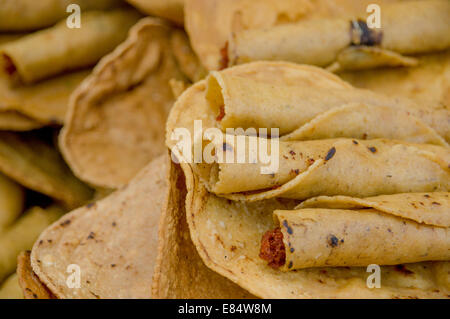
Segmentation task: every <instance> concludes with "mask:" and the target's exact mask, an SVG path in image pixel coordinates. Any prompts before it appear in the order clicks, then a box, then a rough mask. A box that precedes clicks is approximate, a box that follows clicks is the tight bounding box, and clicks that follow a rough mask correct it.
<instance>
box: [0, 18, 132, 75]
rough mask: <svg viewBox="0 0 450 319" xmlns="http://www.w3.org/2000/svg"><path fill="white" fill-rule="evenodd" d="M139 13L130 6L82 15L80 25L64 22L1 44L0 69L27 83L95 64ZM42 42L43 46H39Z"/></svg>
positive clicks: (125, 32) (118, 41) (117, 42)
mask: <svg viewBox="0 0 450 319" xmlns="http://www.w3.org/2000/svg"><path fill="white" fill-rule="evenodd" d="M140 17H141V16H140V14H139V13H138V12H137V11H135V10H131V9H120V10H112V11H107V12H101V11H91V12H86V13H84V14H83V26H82V27H81V28H74V29H70V28H68V27H67V25H66V21H65V20H64V21H61V22H60V23H59V24H57V25H55V26H53V27H52V28H49V29H46V30H42V31H38V32H36V33H33V34H30V35H28V36H25V37H22V38H20V39H18V40H16V41H12V42H8V43H6V44H4V45H2V47H1V49H0V54H1V55H2V57H3V72H4V74H5V75H7V76H8V77H9V78H11V79H13V80H16V81H20V82H21V83H25V84H30V83H34V82H37V81H39V80H43V79H46V78H48V77H51V76H54V75H57V74H60V73H63V72H64V71H70V70H75V69H79V68H83V67H88V66H91V65H93V64H95V63H96V62H97V61H98V60H100V58H101V57H103V56H104V55H105V54H107V53H109V52H110V51H112V50H113V49H114V48H115V47H116V46H117V45H118V44H119V43H120V42H122V41H123V40H124V39H125V38H126V35H127V32H128V29H129V28H130V27H131V26H132V25H133V24H135V23H136V22H137V21H138V20H139V18H140ZM43 43H45V45H42V44H43Z"/></svg>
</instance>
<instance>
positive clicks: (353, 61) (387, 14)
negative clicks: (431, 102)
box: [228, 0, 450, 70]
mask: <svg viewBox="0 0 450 319" xmlns="http://www.w3.org/2000/svg"><path fill="white" fill-rule="evenodd" d="M366 16H367V14H365V15H363V16H355V17H354V18H353V19H350V18H347V17H340V18H335V19H320V18H319V19H311V20H310V21H306V22H301V23H297V24H295V23H293V24H286V25H280V26H275V27H272V28H268V29H259V30H258V29H257V30H246V31H242V32H237V33H236V34H235V35H234V36H232V37H231V38H230V40H229V46H228V56H229V61H230V64H231V65H234V64H240V63H246V62H250V61H256V60H284V61H292V62H296V63H305V64H313V65H317V66H322V67H326V66H330V65H331V64H333V63H336V64H337V65H336V64H335V65H333V66H332V68H333V69H334V70H336V69H342V68H350V69H351V68H356V69H361V68H370V67H377V66H381V65H394V66H396V65H405V66H411V65H415V64H416V62H415V61H413V60H411V59H408V58H404V57H402V56H400V55H403V54H405V55H412V54H418V53H425V52H434V51H440V50H444V49H447V48H449V47H450V35H449V34H450V26H449V24H448V20H449V19H450V3H449V2H448V1H446V0H431V1H407V2H401V3H393V4H390V5H385V6H383V7H382V9H381V28H380V29H371V28H369V27H368V25H367V23H366V19H365V17H366ZM411 26H413V27H411ZM324 44H325V45H326V47H324ZM352 46H358V47H359V46H362V47H369V48H370V47H375V48H378V50H380V52H378V53H377V52H373V51H371V49H362V50H361V48H359V49H357V50H356V51H355V50H354V48H352ZM349 50H350V51H349Z"/></svg>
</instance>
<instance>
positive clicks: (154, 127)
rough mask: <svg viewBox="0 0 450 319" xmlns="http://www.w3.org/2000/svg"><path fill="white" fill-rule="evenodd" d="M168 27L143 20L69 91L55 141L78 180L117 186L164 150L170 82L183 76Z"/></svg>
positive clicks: (170, 103)
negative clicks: (67, 108)
mask: <svg viewBox="0 0 450 319" xmlns="http://www.w3.org/2000/svg"><path fill="white" fill-rule="evenodd" d="M173 32H178V31H174V29H173V28H172V27H171V26H169V25H168V24H167V23H165V22H163V21H162V20H159V19H156V18H145V19H143V20H142V21H141V22H140V23H138V24H137V25H136V26H135V27H134V28H133V29H132V31H131V33H130V36H129V38H128V40H127V41H125V42H124V43H123V44H122V45H120V46H119V47H118V48H117V49H116V50H115V51H114V52H113V53H111V54H110V55H108V56H106V57H105V58H104V59H103V60H102V61H101V62H100V63H99V65H98V66H97V67H96V68H95V70H94V72H93V74H92V75H91V76H90V77H89V78H88V79H86V81H85V82H83V84H82V85H81V86H80V87H79V88H78V89H77V91H76V92H75V93H74V95H73V96H72V99H71V103H70V111H69V114H68V117H67V125H66V126H65V127H64V129H63V132H62V135H61V138H60V145H61V149H62V152H63V155H64V157H65V158H66V160H67V161H68V163H69V164H70V166H71V168H72V169H73V170H74V173H75V174H76V175H77V176H78V177H79V178H81V179H82V180H84V181H87V182H89V183H91V184H93V185H96V186H101V187H108V188H116V187H118V186H120V185H123V184H125V183H126V182H128V181H129V180H130V179H131V178H132V177H133V176H134V175H135V174H136V173H137V172H138V171H139V170H140V169H141V168H142V167H144V166H145V165H146V164H147V163H148V161H150V160H151V159H153V158H155V157H156V156H158V155H160V154H162V152H164V150H165V147H164V141H163V134H164V125H165V120H166V117H167V114H168V111H169V110H170V108H171V107H172V104H173V102H174V97H173V94H172V90H171V87H170V85H169V81H170V80H171V79H179V80H183V81H188V80H187V79H186V76H185V75H184V74H183V73H182V72H181V71H180V70H179V68H178V62H177V60H176V59H175V58H174V56H173V54H172V52H171V50H170V37H171V36H172V34H173Z"/></svg>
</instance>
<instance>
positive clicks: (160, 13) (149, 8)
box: [127, 0, 185, 25]
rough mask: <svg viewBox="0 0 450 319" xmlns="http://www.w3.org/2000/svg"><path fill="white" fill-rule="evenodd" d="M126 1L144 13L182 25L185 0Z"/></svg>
mask: <svg viewBox="0 0 450 319" xmlns="http://www.w3.org/2000/svg"><path fill="white" fill-rule="evenodd" d="M127 2H129V3H130V4H131V5H133V6H135V7H136V8H138V9H139V10H141V11H142V12H144V13H147V14H149V15H152V16H157V17H162V18H166V19H169V20H171V21H173V22H175V23H177V24H179V25H183V22H184V11H183V7H184V2H185V0H127Z"/></svg>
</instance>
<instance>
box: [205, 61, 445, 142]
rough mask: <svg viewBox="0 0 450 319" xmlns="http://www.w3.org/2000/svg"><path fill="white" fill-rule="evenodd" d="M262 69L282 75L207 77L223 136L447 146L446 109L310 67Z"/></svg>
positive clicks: (218, 74) (220, 74)
mask: <svg viewBox="0 0 450 319" xmlns="http://www.w3.org/2000/svg"><path fill="white" fill-rule="evenodd" d="M265 65H266V68H267V69H269V70H270V69H271V68H274V69H275V68H276V69H278V70H279V71H280V72H285V73H281V74H280V75H278V76H277V77H276V78H275V79H271V78H269V77H267V78H265V77H264V74H261V75H257V76H254V75H250V76H247V75H244V76H238V75H233V74H232V73H231V72H230V73H226V72H212V73H211V75H210V76H209V78H208V82H207V83H208V87H207V90H206V93H205V94H206V99H207V100H208V102H209V105H210V107H211V108H212V109H213V111H214V112H215V114H216V119H217V122H218V124H219V126H220V127H221V128H222V130H224V131H225V130H226V128H238V127H242V128H244V129H247V128H249V127H253V128H261V127H265V128H268V129H270V128H279V134H280V135H285V134H289V133H291V135H289V136H286V137H285V139H314V138H327V137H358V138H380V137H385V138H394V139H404V140H409V141H415V142H426V143H427V142H431V143H437V144H441V143H442V140H441V141H440V142H437V140H439V139H440V138H439V136H436V134H434V133H433V132H432V131H434V130H435V131H436V132H437V133H439V134H440V135H441V136H442V137H444V138H445V139H446V140H447V141H448V140H450V126H449V125H448V123H449V121H450V111H449V110H448V109H447V108H445V107H442V106H440V105H418V104H416V103H414V102H413V101H411V100H409V99H401V98H390V97H386V96H384V95H380V94H375V93H373V92H370V91H367V90H361V89H355V88H353V87H351V86H350V85H349V84H348V83H346V82H343V81H341V80H340V79H338V78H337V77H333V76H332V75H331V74H329V73H326V72H325V71H323V70H320V69H316V68H313V67H311V66H299V67H297V68H296V69H295V68H294V67H291V68H285V67H281V66H280V65H279V64H270V63H269V64H265ZM234 73H235V74H236V73H237V72H234ZM294 74H295V75H294ZM294 79H295V81H294ZM348 104H359V105H360V106H357V105H356V106H355V105H354V106H353V107H349V105H348ZM317 126H319V127H321V128H317ZM426 126H429V127H428V128H427V127H426ZM316 129H317V131H316ZM295 130H300V132H294V131H295ZM305 130H309V132H306V131H305ZM319 131H321V132H319Z"/></svg>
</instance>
